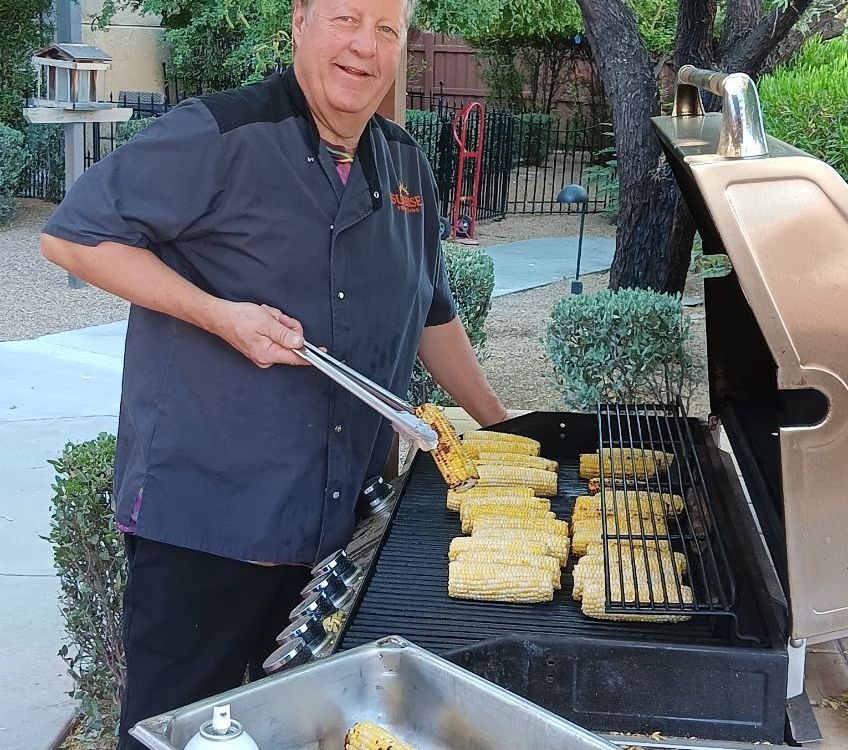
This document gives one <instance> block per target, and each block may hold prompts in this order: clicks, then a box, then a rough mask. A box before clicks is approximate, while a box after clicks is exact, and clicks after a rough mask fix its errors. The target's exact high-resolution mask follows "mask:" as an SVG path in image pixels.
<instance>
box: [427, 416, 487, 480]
mask: <svg viewBox="0 0 848 750" xmlns="http://www.w3.org/2000/svg"><path fill="white" fill-rule="evenodd" d="M415 414H416V415H417V416H418V418H419V419H422V420H424V421H425V422H426V423H427V424H428V425H430V427H432V428H433V429H434V430H435V431H436V434H437V435H438V436H439V444H438V445H437V446H436V448H435V450H433V451H432V456H433V460H434V461H435V462H436V466H437V467H438V469H439V471H440V472H441V473H442V476H443V477H444V478H445V482H447V485H448V487H450V488H451V489H454V490H467V489H469V488H470V487H473V486H474V485H475V484H476V483H477V467H476V466H475V465H474V460H473V459H472V458H471V456H469V455H468V453H467V451H466V450H465V448H464V447H463V445H462V442H461V441H460V439H459V437H458V436H457V434H456V431H455V430H454V429H453V425H452V424H451V423H450V422H449V421H448V418H447V417H446V416H445V415H444V412H442V410H441V409H440V408H439V407H438V406H436V405H435V404H424V405H423V406H419V407H418V408H417V409H416V410H415Z"/></svg>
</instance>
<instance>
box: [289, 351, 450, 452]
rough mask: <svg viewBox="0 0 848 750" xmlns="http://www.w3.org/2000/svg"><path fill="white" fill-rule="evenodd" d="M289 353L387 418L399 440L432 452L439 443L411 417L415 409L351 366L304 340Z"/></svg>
mask: <svg viewBox="0 0 848 750" xmlns="http://www.w3.org/2000/svg"><path fill="white" fill-rule="evenodd" d="M293 351H294V353H295V354H297V355H298V356H300V357H302V358H303V359H305V360H306V361H307V362H309V364H311V365H312V366H313V367H315V368H316V369H318V370H320V371H321V372H323V373H324V374H325V375H326V376H327V377H328V378H330V379H331V380H333V381H335V382H336V383H338V384H339V385H340V386H341V387H342V388H344V389H345V390H346V391H349V392H350V393H352V394H353V395H354V396H356V397H357V398H359V399H361V400H362V401H364V402H365V403H366V404H367V405H368V406H370V407H371V408H372V409H374V411H376V412H377V413H379V414H381V415H382V416H384V417H385V418H386V419H388V420H389V422H391V423H392V426H393V427H394V428H395V431H396V432H397V433H398V434H399V435H400V436H401V437H403V438H406V439H407V440H409V441H411V442H413V443H415V445H417V446H418V447H419V448H420V449H421V450H425V451H432V450H435V448H436V446H437V445H438V444H439V436H438V435H437V434H436V431H435V430H434V429H433V428H432V427H430V425H428V424H427V423H426V422H425V421H424V420H423V419H419V418H418V417H417V416H415V407H413V406H412V404H409V403H407V402H406V401H404V400H403V399H401V398H399V397H398V396H396V395H395V394H394V393H392V392H391V391H388V390H386V389H385V388H383V386H381V385H378V384H377V383H375V382H374V381H373V380H369V379H368V378H366V377H365V376H364V375H362V374H360V373H358V372H357V371H356V370H354V369H353V368H352V367H348V366H347V365H346V364H344V362H340V361H339V360H337V359H336V358H335V357H331V356H330V355H329V354H327V352H324V351H322V350H321V349H319V348H318V347H317V346H313V345H312V344H310V343H309V342H308V341H304V342H303V348H301V349H294V350H293Z"/></svg>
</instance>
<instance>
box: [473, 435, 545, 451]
mask: <svg viewBox="0 0 848 750" xmlns="http://www.w3.org/2000/svg"><path fill="white" fill-rule="evenodd" d="M462 439H463V440H468V441H469V442H474V443H486V444H487V445H489V444H491V443H494V444H496V445H502V446H506V445H509V446H515V447H519V446H520V447H521V448H522V450H521V452H522V453H526V454H527V455H529V456H538V455H539V452H540V451H541V449H542V444H541V443H540V442H539V441H538V440H533V438H529V437H525V436H524V435H510V434H509V433H508V432H492V431H490V430H469V431H468V432H465V433H463V435H462ZM487 450H495V448H491V449H487ZM497 450H498V451H501V450H503V452H505V453H507V452H508V453H515V452H516V451H514V450H505V449H501V448H498V449H497Z"/></svg>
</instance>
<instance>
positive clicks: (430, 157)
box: [406, 109, 443, 169]
mask: <svg viewBox="0 0 848 750" xmlns="http://www.w3.org/2000/svg"><path fill="white" fill-rule="evenodd" d="M442 124H443V123H442V120H441V118H440V117H439V113H438V112H427V111H425V110H422V109H408V110H406V129H407V131H409V134H410V135H411V136H412V137H413V138H414V139H415V140H416V141H418V144H419V145H420V146H421V148H422V149H423V151H424V153H425V155H426V156H427V161H428V162H430V165H431V166H433V168H434V169H435V165H436V164H437V163H438V147H439V136H440V134H441V132H442Z"/></svg>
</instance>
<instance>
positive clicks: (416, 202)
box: [389, 182, 424, 214]
mask: <svg viewBox="0 0 848 750" xmlns="http://www.w3.org/2000/svg"><path fill="white" fill-rule="evenodd" d="M389 196H390V198H391V201H392V205H393V206H394V207H395V208H396V209H397V210H398V211H400V212H401V213H405V214H418V213H421V206H423V205H424V201H423V200H422V199H421V196H420V195H410V194H409V188H408V187H407V186H406V185H405V184H404V183H402V182H399V183H398V191H397V192H396V193H389Z"/></svg>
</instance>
